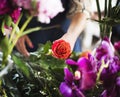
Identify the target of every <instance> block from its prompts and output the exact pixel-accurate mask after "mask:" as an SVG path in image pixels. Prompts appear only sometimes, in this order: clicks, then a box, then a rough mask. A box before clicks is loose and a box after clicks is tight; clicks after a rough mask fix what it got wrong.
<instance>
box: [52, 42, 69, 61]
mask: <svg viewBox="0 0 120 97" xmlns="http://www.w3.org/2000/svg"><path fill="white" fill-rule="evenodd" d="M70 54H71V47H70V44H69V43H68V42H66V41H64V40H57V41H55V42H54V43H53V45H52V55H53V56H54V57H56V58H60V59H67V58H68V57H69V56H70Z"/></svg>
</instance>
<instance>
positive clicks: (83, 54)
mask: <svg viewBox="0 0 120 97" xmlns="http://www.w3.org/2000/svg"><path fill="white" fill-rule="evenodd" d="M90 53H91V51H89V50H87V51H83V52H82V53H81V55H80V57H85V58H87V59H88V54H90Z"/></svg>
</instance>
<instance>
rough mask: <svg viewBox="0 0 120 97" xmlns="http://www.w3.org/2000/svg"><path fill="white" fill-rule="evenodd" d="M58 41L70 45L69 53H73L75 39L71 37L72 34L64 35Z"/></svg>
mask: <svg viewBox="0 0 120 97" xmlns="http://www.w3.org/2000/svg"><path fill="white" fill-rule="evenodd" d="M59 40H65V41H66V42H68V43H69V44H70V47H71V51H73V48H74V45H75V42H76V37H73V34H71V33H65V34H64V35H63V36H62V37H61V38H60V39H59Z"/></svg>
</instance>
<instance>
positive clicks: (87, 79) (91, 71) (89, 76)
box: [66, 57, 96, 90]
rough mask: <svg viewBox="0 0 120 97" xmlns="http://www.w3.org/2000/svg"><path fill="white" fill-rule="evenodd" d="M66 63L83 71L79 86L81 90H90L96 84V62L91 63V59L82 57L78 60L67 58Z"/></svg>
mask: <svg viewBox="0 0 120 97" xmlns="http://www.w3.org/2000/svg"><path fill="white" fill-rule="evenodd" d="M66 63H67V64H68V65H70V66H76V67H77V69H76V70H77V71H79V72H80V73H81V78H80V80H79V88H80V89H81V90H88V89H90V88H92V87H93V86H94V85H95V82H96V67H95V64H91V61H90V60H89V59H86V58H83V57H82V58H80V59H79V60H78V61H77V62H75V61H74V60H72V59H68V60H66Z"/></svg>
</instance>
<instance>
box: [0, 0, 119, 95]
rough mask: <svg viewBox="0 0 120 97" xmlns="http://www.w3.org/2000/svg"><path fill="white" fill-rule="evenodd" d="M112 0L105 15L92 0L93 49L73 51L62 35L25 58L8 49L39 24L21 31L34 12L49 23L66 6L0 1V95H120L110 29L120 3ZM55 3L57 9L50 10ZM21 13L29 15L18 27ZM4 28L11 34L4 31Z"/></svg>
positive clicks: (38, 0)
mask: <svg viewBox="0 0 120 97" xmlns="http://www.w3.org/2000/svg"><path fill="white" fill-rule="evenodd" d="M11 1H12V3H11ZM111 1H112V0H109V2H108V1H105V2H106V3H105V16H104V18H101V14H100V13H101V12H100V6H99V0H96V4H97V7H98V13H99V20H95V21H97V22H99V23H100V28H101V42H100V44H99V45H98V46H97V47H96V48H95V49H94V50H93V51H91V52H88V51H87V52H81V53H75V52H71V50H70V49H71V48H70V45H69V43H67V42H66V41H64V40H58V41H55V42H54V43H51V42H49V41H48V42H47V43H46V44H44V45H43V44H40V47H39V49H38V50H37V51H36V52H33V53H31V55H30V57H29V58H24V57H23V56H21V55H20V54H19V53H16V52H12V51H13V47H14V46H15V43H16V41H17V39H18V38H19V37H20V36H22V35H25V34H28V33H31V32H32V31H35V30H40V29H41V28H38V27H37V28H32V29H30V30H25V28H26V26H27V24H28V23H29V22H30V20H31V19H32V17H34V16H38V20H39V21H40V22H43V23H49V22H50V19H51V18H53V17H54V16H56V15H57V14H58V13H59V12H62V11H63V10H64V9H63V8H62V5H61V3H60V2H59V0H50V1H49V0H1V2H2V3H1V4H0V19H1V21H2V22H1V33H0V37H1V38H0V48H1V51H2V54H3V55H2V54H0V56H1V57H2V59H1V68H0V69H1V71H0V78H1V80H0V82H1V84H0V96H3V97H35V96H37V97H57V96H58V97H98V96H99V97H119V96H120V76H119V74H120V54H119V52H120V51H119V50H120V42H116V43H114V44H112V43H111V40H110V36H111V33H110V32H111V27H112V26H113V25H115V24H118V23H119V19H120V17H119V13H120V6H119V0H117V3H116V6H115V7H113V8H112V7H111ZM46 2H47V3H46ZM31 4H32V6H31ZM58 4H59V5H58ZM107 4H108V6H107ZM43 5H44V6H43ZM53 5H54V6H53ZM56 6H57V7H56ZM58 6H60V7H58ZM54 7H55V9H56V8H58V9H56V10H55V11H53V10H52V9H54ZM22 12H25V13H26V12H27V14H30V16H29V17H28V18H27V20H26V21H25V23H24V24H23V26H22V27H21V28H19V26H18V24H19V22H20V19H21V18H22V16H21V13H22ZM23 14H24V13H23ZM6 30H7V31H10V32H11V33H10V34H8V35H6V32H7V31H6ZM9 55H11V56H9ZM7 64H8V65H7Z"/></svg>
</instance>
